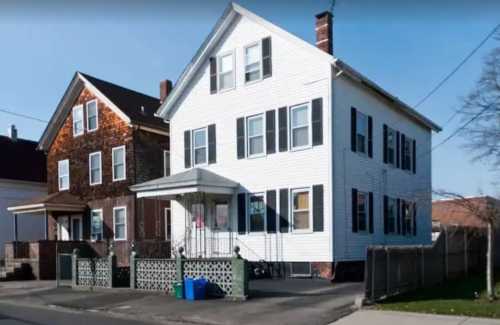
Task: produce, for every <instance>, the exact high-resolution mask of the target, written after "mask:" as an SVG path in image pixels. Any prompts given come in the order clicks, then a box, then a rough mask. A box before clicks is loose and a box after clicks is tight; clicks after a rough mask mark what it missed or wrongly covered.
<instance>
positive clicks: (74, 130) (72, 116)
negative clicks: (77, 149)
mask: <svg viewBox="0 0 500 325" xmlns="http://www.w3.org/2000/svg"><path fill="white" fill-rule="evenodd" d="M77 109H78V110H80V109H81V110H82V131H81V132H79V133H76V129H75V111H76V110H77ZM71 122H72V128H73V137H74V138H76V137H78V136H81V135H83V134H84V133H85V114H84V110H83V104H80V105H76V106H74V107H73V109H72V110H71Z"/></svg>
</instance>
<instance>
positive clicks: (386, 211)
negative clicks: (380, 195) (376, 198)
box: [384, 195, 389, 235]
mask: <svg viewBox="0 0 500 325" xmlns="http://www.w3.org/2000/svg"><path fill="white" fill-rule="evenodd" d="M388 233H389V197H388V196H387V195H384V234H386V235H387V234H388Z"/></svg>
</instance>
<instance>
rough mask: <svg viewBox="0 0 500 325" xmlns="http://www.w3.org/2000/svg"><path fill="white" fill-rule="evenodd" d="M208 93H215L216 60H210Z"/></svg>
mask: <svg viewBox="0 0 500 325" xmlns="http://www.w3.org/2000/svg"><path fill="white" fill-rule="evenodd" d="M210 93H211V94H215V93H217V59H216V58H213V57H212V58H210Z"/></svg>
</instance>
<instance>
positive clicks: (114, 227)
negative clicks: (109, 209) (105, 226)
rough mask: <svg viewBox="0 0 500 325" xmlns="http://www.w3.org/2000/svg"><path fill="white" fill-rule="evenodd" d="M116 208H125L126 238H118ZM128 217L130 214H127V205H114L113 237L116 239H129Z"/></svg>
mask: <svg viewBox="0 0 500 325" xmlns="http://www.w3.org/2000/svg"><path fill="white" fill-rule="evenodd" d="M116 210H125V222H124V225H125V238H116V222H115V221H116V220H115V219H116ZM127 218H128V215H127V207H126V206H119V207H114V208H113V238H114V240H115V241H125V240H127V230H128V229H127V228H128V225H127Z"/></svg>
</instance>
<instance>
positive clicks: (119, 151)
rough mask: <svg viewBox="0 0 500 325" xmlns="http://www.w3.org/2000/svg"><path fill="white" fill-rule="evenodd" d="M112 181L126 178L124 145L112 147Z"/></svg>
mask: <svg viewBox="0 0 500 325" xmlns="http://www.w3.org/2000/svg"><path fill="white" fill-rule="evenodd" d="M112 160H113V181H114V182H115V181H122V180H124V179H126V178H127V172H126V168H125V146H120V147H116V148H113V149H112Z"/></svg>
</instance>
